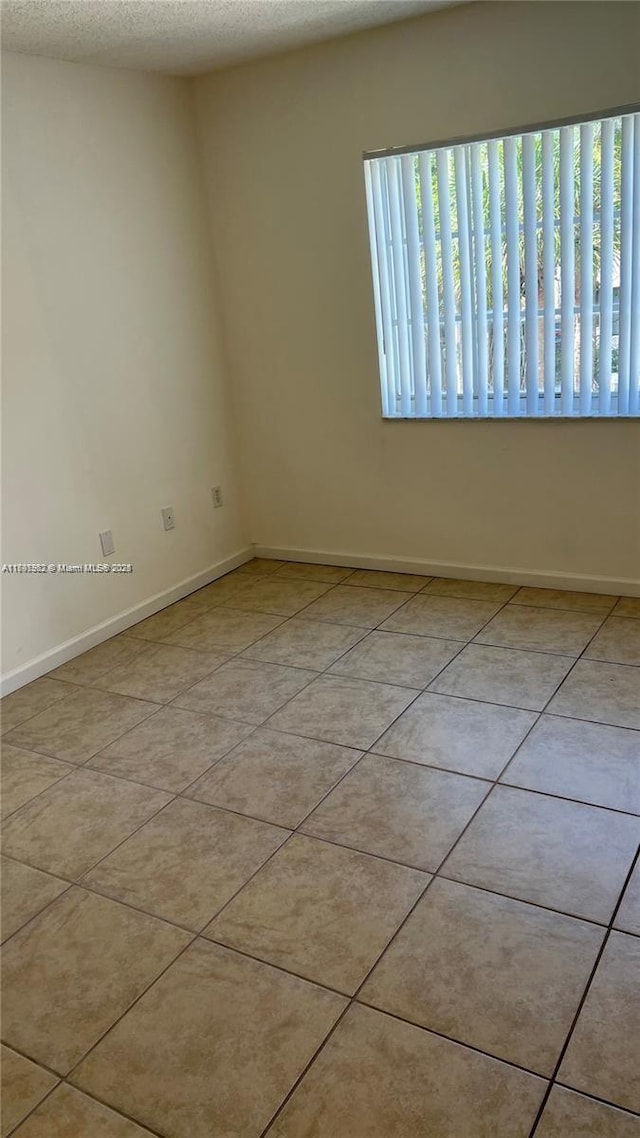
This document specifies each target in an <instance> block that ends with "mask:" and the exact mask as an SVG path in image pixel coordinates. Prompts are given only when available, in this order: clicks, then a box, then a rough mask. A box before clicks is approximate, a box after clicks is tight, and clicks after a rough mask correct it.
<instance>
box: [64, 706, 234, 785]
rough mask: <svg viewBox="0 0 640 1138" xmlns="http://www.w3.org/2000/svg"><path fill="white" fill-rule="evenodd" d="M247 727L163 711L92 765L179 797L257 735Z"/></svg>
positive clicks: (190, 713) (172, 709)
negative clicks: (228, 755)
mask: <svg viewBox="0 0 640 1138" xmlns="http://www.w3.org/2000/svg"><path fill="white" fill-rule="evenodd" d="M251 730H252V728H251V727H250V726H249V725H248V724H245V723H233V722H232V721H231V720H230V719H220V718H218V717H217V716H215V715H198V714H196V712H193V711H182V710H181V709H180V708H177V707H163V708H162V710H161V711H158V712H157V713H156V714H155V715H152V716H151V717H150V718H149V719H146V720H145V721H144V723H141V724H140V725H139V727H134V728H133V731H128V732H127V734H126V735H122V736H121V737H120V739H116V741H115V743H111V744H110V745H109V746H108V747H106V748H105V750H104V751H100V752H99V753H98V754H97V755H95V756H94V758H93V759H91V761H90V762H89V763H88V764H87V766H88V767H92V768H94V769H95V770H100V771H104V772H105V774H113V775H117V776H119V777H122V778H131V779H133V780H134V782H145V783H147V784H148V785H149V786H156V787H158V788H159V789H160V790H169V791H172V792H173V793H174V794H178V793H179V792H180V791H181V790H184V789H185V787H187V786H190V784H191V783H192V782H193V781H194V779H196V778H198V777H199V776H200V775H201V774H203V773H204V771H206V770H208V769H209V767H210V766H211V765H212V763H215V762H216V761H217V760H218V759H220V758H221V757H222V755H225V754H226V753H227V751H230V750H231V748H232V747H234V746H235V745H236V743H239V742H240V741H241V739H244V738H246V736H247V735H248V734H249V733H250V732H251Z"/></svg>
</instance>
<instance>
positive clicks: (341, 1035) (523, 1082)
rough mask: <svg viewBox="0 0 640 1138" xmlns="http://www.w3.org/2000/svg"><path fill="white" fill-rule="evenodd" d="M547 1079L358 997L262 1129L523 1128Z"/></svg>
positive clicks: (329, 1132) (345, 1134)
mask: <svg viewBox="0 0 640 1138" xmlns="http://www.w3.org/2000/svg"><path fill="white" fill-rule="evenodd" d="M545 1086H546V1084H545V1083H544V1082H543V1081H542V1079H538V1078H536V1076H535V1075H529V1074H526V1073H525V1072H524V1071H519V1070H517V1069H516V1068H515V1067H509V1066H507V1065H506V1064H504V1063H499V1062H498V1061H497V1060H495V1059H490V1058H489V1057H488V1056H486V1055H480V1054H478V1052H476V1051H470V1050H468V1049H467V1048H466V1047H460V1046H459V1044H457V1043H450V1042H449V1041H448V1040H446V1039H441V1038H439V1036H437V1035H432V1034H431V1033H430V1032H427V1031H423V1030H422V1029H421V1028H419V1027H413V1026H411V1025H410V1024H408V1023H401V1022H400V1021H399V1020H395V1019H392V1018H391V1017H390V1016H386V1015H383V1014H382V1013H381V1012H377V1011H374V1010H373V1009H372V1008H364V1007H360V1006H358V1005H355V1006H354V1007H352V1008H350V1009H349V1011H348V1012H347V1014H346V1016H345V1017H344V1019H343V1021H342V1022H341V1023H340V1024H339V1026H338V1028H337V1029H336V1031H335V1033H334V1034H333V1035H332V1037H331V1039H330V1040H329V1042H328V1043H327V1045H326V1046H325V1047H324V1048H323V1050H322V1052H321V1053H320V1055H319V1056H318V1058H317V1059H316V1061H315V1062H314V1064H313V1066H312V1067H311V1068H310V1070H309V1071H308V1073H307V1074H306V1075H305V1077H304V1079H303V1081H302V1082H301V1084H300V1086H299V1087H298V1088H297V1090H296V1091H295V1093H294V1094H293V1095H292V1097H291V1099H290V1100H289V1102H288V1103H287V1105H286V1107H285V1108H284V1110H283V1112H282V1114H281V1115H280V1116H279V1118H278V1119H277V1121H276V1122H275V1124H274V1126H273V1127H272V1128H271V1129H270V1130H269V1132H268V1138H302V1136H303V1135H304V1138H414V1136H415V1138H417V1136H418V1135H420V1136H423V1135H424V1138H427V1135H429V1138H431V1135H433V1138H528V1135H529V1131H530V1129H531V1126H532V1123H533V1121H534V1119H535V1116H536V1112H537V1110H538V1107H539V1105H540V1102H541V1101H542V1096H543V1094H544V1090H545Z"/></svg>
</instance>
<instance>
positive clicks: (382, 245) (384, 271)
mask: <svg viewBox="0 0 640 1138" xmlns="http://www.w3.org/2000/svg"><path fill="white" fill-rule="evenodd" d="M380 171H381V167H380V164H379V163H377V162H373V163H371V198H372V205H373V224H374V228H375V254H376V261H375V263H376V265H377V267H378V280H379V285H380V306H381V310H382V333H383V335H382V345H381V353H382V355H383V357H384V367H383V369H382V370H381V374H382V377H383V381H384V382H383V392H382V397H383V406H386V414H387V415H395V414H396V390H397V387H398V382H397V379H396V374H395V350H394V337H393V323H392V319H391V311H392V307H391V306H392V300H391V297H392V285H391V267H390V264H389V247H388V245H387V239H386V226H385V209H384V203H383V196H382V179H381V177H380ZM374 275H375V274H374ZM378 339H380V336H378Z"/></svg>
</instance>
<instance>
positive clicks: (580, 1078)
mask: <svg viewBox="0 0 640 1138" xmlns="http://www.w3.org/2000/svg"><path fill="white" fill-rule="evenodd" d="M638 1008H640V939H639V938H638V937H634V936H627V935H626V934H625V933H619V932H612V933H611V934H610V936H609V939H608V941H607V943H606V946H605V949H604V952H603V954H602V957H601V960H600V963H599V965H598V969H597V971H596V974H595V976H594V978H593V981H592V984H591V987H590V988H589V991H588V993H587V998H586V1000H585V1002H584V1004H583V1007H582V1011H581V1012H580V1015H579V1016H578V1022H577V1024H576V1026H575V1030H574V1032H573V1035H572V1036H571V1039H570V1041H569V1046H568V1048H567V1051H566V1053H565V1057H564V1059H563V1061H562V1065H561V1067H560V1071H559V1074H558V1079H559V1080H560V1081H561V1082H563V1083H568V1084H569V1085H570V1086H571V1087H574V1088H575V1089H576V1090H579V1091H586V1092H587V1093H588V1094H592V1095H597V1096H598V1097H599V1098H604V1099H607V1101H608V1102H611V1103H614V1104H615V1105H616V1106H621V1107H626V1108H627V1109H629V1110H635V1111H636V1112H640V1033H639V1032H638Z"/></svg>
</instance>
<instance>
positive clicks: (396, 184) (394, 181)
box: [387, 158, 412, 415]
mask: <svg viewBox="0 0 640 1138" xmlns="http://www.w3.org/2000/svg"><path fill="white" fill-rule="evenodd" d="M387 172H388V176H389V215H390V220H391V255H392V264H393V283H394V290H395V297H396V312H397V319H398V327H397V335H398V355H399V359H400V412H401V414H402V415H410V414H411V410H412V408H411V346H410V340H409V318H408V317H409V304H408V299H407V292H406V282H405V266H404V233H403V228H402V205H401V200H400V177H399V163H398V159H396V158H392V159H391V161H390V162H389V165H388V167H387Z"/></svg>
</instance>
